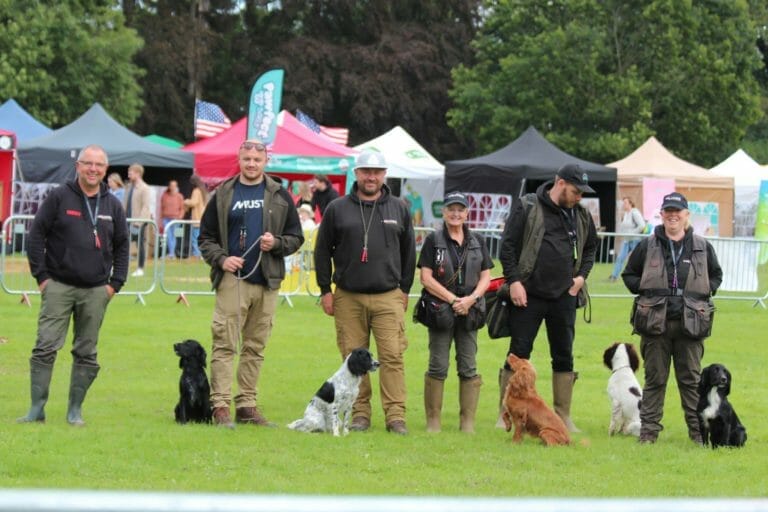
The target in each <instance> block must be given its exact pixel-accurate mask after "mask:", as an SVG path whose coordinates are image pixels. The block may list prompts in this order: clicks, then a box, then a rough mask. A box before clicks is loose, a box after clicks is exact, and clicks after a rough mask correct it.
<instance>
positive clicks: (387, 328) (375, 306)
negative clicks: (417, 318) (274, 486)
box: [315, 151, 416, 435]
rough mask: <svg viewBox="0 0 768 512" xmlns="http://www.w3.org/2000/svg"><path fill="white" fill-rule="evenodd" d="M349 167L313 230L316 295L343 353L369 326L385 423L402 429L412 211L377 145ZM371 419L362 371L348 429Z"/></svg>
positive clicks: (365, 339) (364, 343)
mask: <svg viewBox="0 0 768 512" xmlns="http://www.w3.org/2000/svg"><path fill="white" fill-rule="evenodd" d="M354 171H355V179H356V181H355V184H354V185H353V186H352V190H351V191H350V193H349V194H347V195H345V196H343V197H340V198H338V199H335V200H334V201H332V202H331V203H330V204H329V205H328V207H327V208H326V210H325V214H324V215H323V221H322V222H321V223H320V228H319V230H318V235H317V243H316V246H315V269H316V272H317V284H318V286H319V287H320V290H321V294H322V295H321V299H320V300H321V304H322V307H323V311H324V312H325V313H326V314H327V315H330V316H333V317H334V321H335V323H336V343H337V345H338V347H339V351H340V352H341V357H342V359H343V358H345V357H346V356H347V355H348V354H349V353H350V352H352V351H353V350H354V349H356V348H361V347H364V348H368V346H369V344H370V335H371V333H373V337H374V339H375V340H376V351H377V356H378V359H379V362H380V363H381V366H380V369H379V375H380V380H379V387H380V390H381V404H382V407H383V409H384V415H385V421H386V428H387V431H388V432H393V433H396V434H401V435H404V434H407V433H408V430H407V429H406V424H405V398H406V390H405V368H404V364H403V353H404V352H405V349H406V347H407V345H408V342H407V340H406V338H405V322H404V312H405V310H406V309H407V308H408V292H409V291H410V289H411V285H412V284H413V278H414V272H415V270H416V243H415V238H414V233H413V226H412V224H411V214H410V212H409V210H408V206H407V205H406V204H405V202H404V201H402V200H401V199H399V198H397V197H394V196H392V193H391V191H390V189H389V187H387V185H386V183H385V179H386V171H387V163H386V160H385V159H384V157H383V156H382V155H381V154H380V153H376V152H373V151H365V152H363V153H361V154H360V155H359V156H358V157H357V159H356V162H355V168H354ZM332 282H333V284H335V285H336V288H335V290H334V291H333V292H332V291H331V283H332ZM370 425H371V384H370V380H369V378H368V376H367V375H366V376H365V377H364V378H363V381H362V382H361V384H360V393H359V395H358V398H357V401H356V402H355V405H354V406H353V408H352V424H351V425H350V430H354V431H365V430H368V428H369V427H370Z"/></svg>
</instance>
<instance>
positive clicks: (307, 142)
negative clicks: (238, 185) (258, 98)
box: [182, 110, 358, 190]
mask: <svg viewBox="0 0 768 512" xmlns="http://www.w3.org/2000/svg"><path fill="white" fill-rule="evenodd" d="M247 126H248V119H247V118H245V117H244V118H242V119H240V120H239V121H237V122H236V123H234V124H233V125H232V127H231V128H230V129H228V130H226V131H224V132H222V133H220V134H218V135H216V136H215V137H211V138H209V139H203V140H199V141H197V142H193V143H191V144H188V145H187V146H185V147H183V148H182V149H184V150H185V151H190V152H192V153H194V155H195V173H196V174H198V175H199V176H200V177H201V178H203V180H204V181H205V182H206V184H208V185H209V186H215V185H217V184H218V183H220V182H222V181H224V180H225V179H227V178H229V177H231V176H234V175H235V174H236V173H237V171H238V167H237V151H238V148H239V147H240V144H242V143H243V141H244V140H245V139H246V131H247ZM357 153H358V151H357V150H355V149H353V148H350V147H347V146H342V145H340V144H336V143H335V142H333V141H331V140H330V139H328V138H327V137H325V136H323V135H320V134H317V133H315V132H313V131H312V130H310V129H309V128H307V127H306V126H304V125H303V124H301V123H300V122H299V121H298V120H297V119H296V118H295V117H294V116H293V115H291V113H290V112H288V111H285V110H283V111H282V112H280V114H279V115H278V118H277V134H276V135H275V140H274V141H273V142H272V144H271V146H270V148H269V163H268V164H267V172H268V173H270V174H271V175H274V176H279V177H283V178H287V179H290V180H308V179H310V178H311V177H312V176H314V175H316V174H325V175H328V177H329V178H330V180H331V181H332V182H333V183H334V184H337V186H338V188H339V189H340V190H346V189H347V187H348V186H351V183H352V180H351V179H348V178H351V176H352V174H351V173H352V163H353V158H354V155H356V154H357Z"/></svg>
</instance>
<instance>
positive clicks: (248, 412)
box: [235, 407, 277, 428]
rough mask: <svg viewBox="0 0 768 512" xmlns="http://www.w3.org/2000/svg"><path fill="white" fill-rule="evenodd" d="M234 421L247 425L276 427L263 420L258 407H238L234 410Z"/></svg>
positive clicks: (265, 419)
mask: <svg viewBox="0 0 768 512" xmlns="http://www.w3.org/2000/svg"><path fill="white" fill-rule="evenodd" d="M235 421H237V422H238V423H246V424H248V425H258V426H260V427H271V428H274V427H276V426H277V425H276V424H275V423H272V422H271V421H269V420H268V419H267V418H265V417H264V416H263V415H262V414H261V411H259V409H258V407H238V408H236V409H235Z"/></svg>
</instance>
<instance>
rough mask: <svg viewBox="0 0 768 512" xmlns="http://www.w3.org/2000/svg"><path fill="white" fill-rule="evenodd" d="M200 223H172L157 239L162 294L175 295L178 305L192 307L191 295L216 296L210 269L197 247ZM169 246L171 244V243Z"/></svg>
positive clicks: (190, 221) (184, 221) (177, 221)
mask: <svg viewBox="0 0 768 512" xmlns="http://www.w3.org/2000/svg"><path fill="white" fill-rule="evenodd" d="M199 228H200V221H196V220H173V221H171V222H169V223H168V224H167V225H166V226H165V228H164V230H163V233H162V235H161V236H160V237H159V238H158V240H159V245H160V246H161V250H160V255H161V257H160V264H159V271H158V281H159V284H160V289H161V290H162V291H163V293H166V294H169V295H176V296H177V299H176V302H182V303H184V304H185V305H187V306H189V300H188V299H187V297H189V296H190V295H213V293H214V292H213V290H211V280H210V269H209V267H208V265H207V264H206V263H205V261H204V260H203V258H202V257H201V255H200V251H199V248H198V247H197V233H198V230H199ZM169 242H170V243H169Z"/></svg>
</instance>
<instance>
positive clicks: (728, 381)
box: [723, 367, 731, 396]
mask: <svg viewBox="0 0 768 512" xmlns="http://www.w3.org/2000/svg"><path fill="white" fill-rule="evenodd" d="M723 371H724V372H725V396H728V395H730V394H731V372H730V371H728V368H725V367H723Z"/></svg>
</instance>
